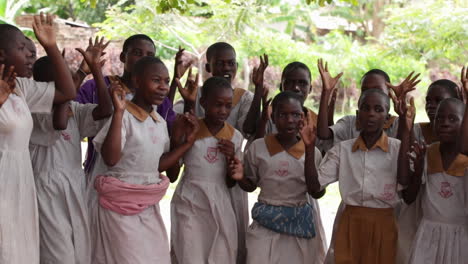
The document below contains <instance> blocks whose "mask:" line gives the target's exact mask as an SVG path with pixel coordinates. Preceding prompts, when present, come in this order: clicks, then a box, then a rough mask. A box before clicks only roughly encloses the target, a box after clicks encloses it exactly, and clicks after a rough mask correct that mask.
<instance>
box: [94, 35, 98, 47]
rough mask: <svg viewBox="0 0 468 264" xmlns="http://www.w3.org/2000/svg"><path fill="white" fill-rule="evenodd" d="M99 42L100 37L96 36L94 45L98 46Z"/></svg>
mask: <svg viewBox="0 0 468 264" xmlns="http://www.w3.org/2000/svg"><path fill="white" fill-rule="evenodd" d="M98 43H99V37H98V36H95V37H94V43H93V46H97V45H98Z"/></svg>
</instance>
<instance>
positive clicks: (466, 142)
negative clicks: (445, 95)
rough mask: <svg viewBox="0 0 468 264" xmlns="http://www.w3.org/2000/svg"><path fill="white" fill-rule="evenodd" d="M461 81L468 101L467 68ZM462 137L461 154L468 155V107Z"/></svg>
mask: <svg viewBox="0 0 468 264" xmlns="http://www.w3.org/2000/svg"><path fill="white" fill-rule="evenodd" d="M461 81H462V85H463V92H464V93H465V98H467V99H468V69H467V68H465V67H463V69H462V74H461ZM465 104H466V102H465ZM461 135H462V136H461V153H462V154H464V155H468V107H466V105H465V114H464V115H463V121H462V128H461Z"/></svg>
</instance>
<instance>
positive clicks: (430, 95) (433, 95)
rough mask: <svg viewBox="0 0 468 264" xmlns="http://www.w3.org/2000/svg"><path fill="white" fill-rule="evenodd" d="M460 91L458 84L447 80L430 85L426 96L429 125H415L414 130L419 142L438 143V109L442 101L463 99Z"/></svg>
mask: <svg viewBox="0 0 468 264" xmlns="http://www.w3.org/2000/svg"><path fill="white" fill-rule="evenodd" d="M458 91H459V88H458V86H457V84H456V83H454V82H452V81H450V80H447V79H441V80H437V81H435V82H433V83H431V85H429V88H428V89H427V94H426V113H427V116H428V117H429V123H418V124H415V127H414V130H415V136H416V139H417V140H419V141H420V142H423V141H424V142H425V143H426V144H428V145H430V144H432V143H434V142H436V141H438V140H437V137H436V136H435V135H434V133H433V132H434V129H433V127H434V118H435V113H436V110H437V107H438V106H439V103H440V102H441V101H443V100H445V99H447V98H457V99H461V97H460V95H459V94H458Z"/></svg>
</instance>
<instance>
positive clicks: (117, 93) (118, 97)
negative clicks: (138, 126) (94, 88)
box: [110, 82, 127, 113]
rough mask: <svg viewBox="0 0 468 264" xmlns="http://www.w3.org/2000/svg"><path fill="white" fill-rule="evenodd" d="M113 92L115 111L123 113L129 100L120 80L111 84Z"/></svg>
mask: <svg viewBox="0 0 468 264" xmlns="http://www.w3.org/2000/svg"><path fill="white" fill-rule="evenodd" d="M110 89H111V93H112V103H113V105H114V112H120V113H123V112H124V111H125V107H126V106H127V100H126V98H125V95H126V93H125V91H124V89H123V88H122V86H121V85H120V84H119V83H118V82H113V83H111V86H110Z"/></svg>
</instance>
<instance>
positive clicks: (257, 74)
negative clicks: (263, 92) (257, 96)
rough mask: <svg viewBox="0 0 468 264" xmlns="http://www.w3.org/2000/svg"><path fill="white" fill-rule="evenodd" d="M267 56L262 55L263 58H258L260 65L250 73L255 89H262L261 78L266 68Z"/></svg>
mask: <svg viewBox="0 0 468 264" xmlns="http://www.w3.org/2000/svg"><path fill="white" fill-rule="evenodd" d="M268 64H269V63H268V55H266V54H263V57H262V56H260V65H259V66H258V67H255V68H254V69H253V73H252V82H253V83H254V84H255V88H256V89H257V88H258V89H263V86H264V85H263V77H264V74H265V70H266V68H267V67H268Z"/></svg>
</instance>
